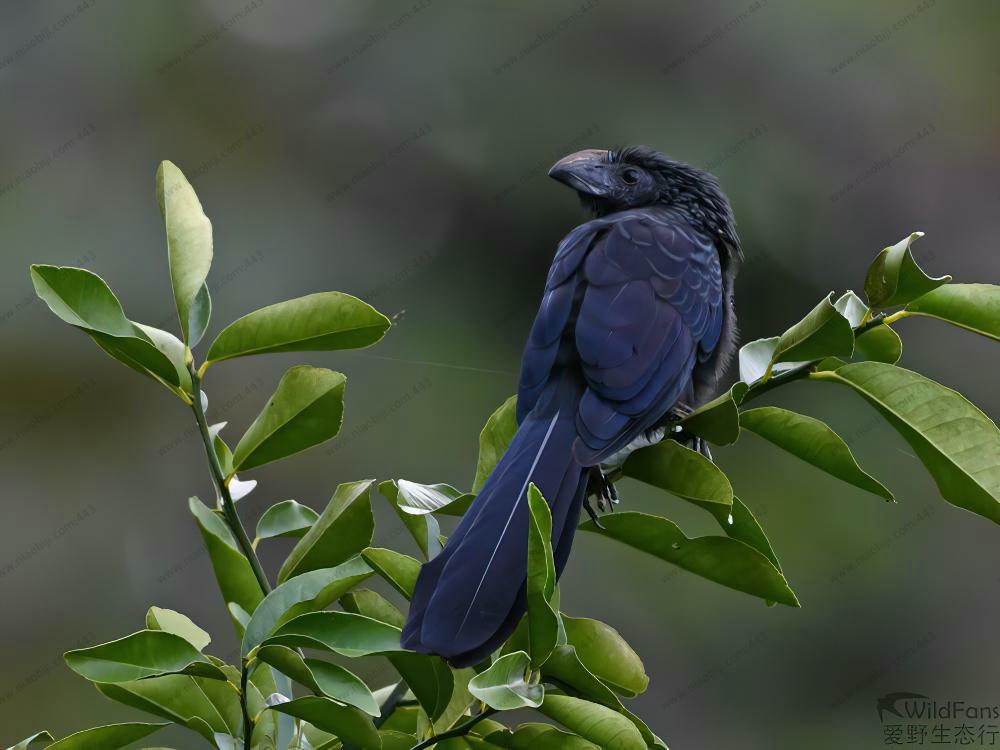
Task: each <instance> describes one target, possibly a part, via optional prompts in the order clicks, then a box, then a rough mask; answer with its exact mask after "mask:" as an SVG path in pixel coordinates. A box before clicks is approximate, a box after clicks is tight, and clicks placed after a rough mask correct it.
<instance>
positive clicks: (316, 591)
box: [240, 557, 372, 658]
mask: <svg viewBox="0 0 1000 750" xmlns="http://www.w3.org/2000/svg"><path fill="white" fill-rule="evenodd" d="M371 575H372V569H371V568H369V567H368V565H366V564H365V561H364V560H362V559H361V558H360V557H354V558H351V559H350V560H348V561H347V562H345V563H341V564H340V565H337V566H335V567H332V568H320V569H319V570H312V571H309V572H308V573H303V574H301V575H297V576H295V577H294V578H290V579H288V580H287V581H285V582H284V583H282V584H281V585H280V586H277V587H276V588H275V589H274V590H273V591H272V592H271V593H270V594H268V595H267V596H266V597H264V600H263V601H262V602H261V603H260V604H259V605H258V606H257V609H256V610H255V611H254V613H253V616H251V618H250V622H248V623H247V626H246V632H245V633H244V634H243V643H242V646H241V649H240V653H241V655H242V656H243V657H244V658H245V657H246V656H247V654H249V653H250V651H251V650H253V648H254V647H256V646H258V645H260V643H262V642H263V641H264V639H265V638H267V636H269V635H270V634H271V633H272V632H273V631H274V630H275V628H277V627H278V626H279V625H281V624H282V623H285V622H288V621H289V620H291V619H293V618H295V617H298V616H299V615H302V614H306V613H307V612H315V611H317V610H321V609H324V608H325V607H327V606H329V605H330V604H331V603H332V602H333V601H335V600H336V599H339V598H340V597H341V596H343V595H344V594H345V593H346V592H347V591H349V590H350V589H352V588H353V587H354V586H356V585H358V584H359V583H361V582H362V581H364V580H365V579H367V578H368V577H369V576H371Z"/></svg>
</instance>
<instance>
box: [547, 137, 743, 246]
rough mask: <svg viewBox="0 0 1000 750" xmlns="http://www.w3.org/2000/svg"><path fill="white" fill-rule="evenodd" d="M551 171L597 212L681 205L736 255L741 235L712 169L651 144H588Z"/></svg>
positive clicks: (702, 226)
mask: <svg viewBox="0 0 1000 750" xmlns="http://www.w3.org/2000/svg"><path fill="white" fill-rule="evenodd" d="M549 177H552V178H554V179H556V180H558V181H559V182H562V183H564V184H566V185H568V186H569V187H571V188H573V189H574V190H575V191H576V192H577V194H578V195H579V196H580V200H581V202H582V203H583V204H584V206H585V207H586V208H588V209H590V210H591V211H592V212H593V214H594V215H595V216H604V215H606V214H609V213H614V212H615V211H624V210H626V209H630V208H645V207H648V206H655V205H664V206H670V207H673V208H676V209H678V210H680V211H683V212H684V214H686V215H687V217H688V219H689V220H690V221H691V223H692V224H693V225H695V227H696V228H698V229H701V230H703V231H705V232H707V233H708V234H710V235H712V236H713V237H714V238H715V239H717V240H718V241H719V247H720V249H722V248H725V249H726V250H728V251H729V253H731V254H732V255H733V256H734V257H739V256H740V248H739V238H738V236H737V234H736V227H735V220H734V218H733V211H732V208H730V206H729V201H728V200H727V199H726V196H725V194H724V193H723V192H722V189H721V188H720V187H719V182H718V180H716V179H715V177H713V176H712V175H710V174H709V173H708V172H705V171H703V170H701V169H698V168H697V167H693V166H691V165H690V164H685V163H684V162H680V161H675V160H673V159H670V158H669V157H667V156H664V155H663V154H661V153H660V152H659V151H654V150H653V149H651V148H649V147H647V146H629V147H628V148H620V149H616V150H613V151H609V150H604V149H596V148H589V149H585V150H583V151H577V152H576V153H575V154H570V155H569V156H566V157H564V158H562V159H560V160H559V161H557V162H556V163H555V164H554V165H553V166H552V169H550V170H549Z"/></svg>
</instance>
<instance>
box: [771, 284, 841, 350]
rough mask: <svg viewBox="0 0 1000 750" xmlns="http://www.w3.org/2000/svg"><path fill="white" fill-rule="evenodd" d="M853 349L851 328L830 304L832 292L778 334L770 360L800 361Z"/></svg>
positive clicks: (831, 303) (831, 302)
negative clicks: (801, 317) (800, 318)
mask: <svg viewBox="0 0 1000 750" xmlns="http://www.w3.org/2000/svg"><path fill="white" fill-rule="evenodd" d="M853 353H854V330H853V329H852V328H851V324H850V323H848V322H847V318H845V317H844V316H843V315H841V314H840V313H839V312H838V311H837V308H836V307H834V305H833V293H832V292H831V293H830V294H829V295H828V296H826V297H824V298H823V299H822V300H821V301H820V303H819V304H818V305H816V307H814V308H813V309H812V310H811V311H810V312H809V314H808V315H806V316H805V317H804V318H803V319H802V320H800V321H799V322H798V323H796V324H795V325H793V326H792V327H791V328H789V329H788V330H787V331H785V332H784V333H783V334H781V336H780V337H779V338H778V343H777V344H776V345H775V347H774V353H773V354H772V355H771V362H772V363H775V362H801V361H806V360H812V359H822V358H823V357H842V356H843V357H849V356H850V355H851V354H853Z"/></svg>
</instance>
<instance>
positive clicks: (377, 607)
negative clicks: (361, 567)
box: [340, 589, 406, 630]
mask: <svg viewBox="0 0 1000 750" xmlns="http://www.w3.org/2000/svg"><path fill="white" fill-rule="evenodd" d="M340 606H342V607H343V608H344V609H345V610H347V611H348V612H354V613H355V614H359V615H364V616H365V617H370V618H372V619H373V620H378V621H379V622H385V623H388V624H389V625H392V626H393V627H396V628H399V629H401V630H402V628H403V625H404V624H405V623H406V616H405V615H404V614H403V613H402V612H400V611H399V610H398V609H397V608H396V605H394V604H393V603H392V602H390V601H389V600H388V599H386V598H385V597H384V596H382V595H381V594H378V593H376V592H374V591H372V590H371V589H355V590H354V591H351V592H349V593H347V594H344V595H343V596H342V597H340Z"/></svg>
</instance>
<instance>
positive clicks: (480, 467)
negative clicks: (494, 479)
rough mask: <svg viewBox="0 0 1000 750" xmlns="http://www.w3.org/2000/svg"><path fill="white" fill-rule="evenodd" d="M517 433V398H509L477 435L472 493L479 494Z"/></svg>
mask: <svg viewBox="0 0 1000 750" xmlns="http://www.w3.org/2000/svg"><path fill="white" fill-rule="evenodd" d="M515 432H517V396H511V397H510V398H508V399H507V400H506V401H504V402H503V403H502V404H501V405H500V407H499V408H498V409H497V410H496V411H495V412H493V413H492V414H491V415H490V418H489V419H488V420H486V425H485V426H484V427H483V430H482V432H480V433H479V459H478V460H477V461H476V477H475V479H474V480H473V482H472V491H473V492H479V490H480V489H482V487H483V484H484V483H485V482H486V477H488V476H489V475H490V472H491V471H493V467H494V466H496V465H497V462H498V461H499V460H500V456H502V455H503V454H504V451H505V450H507V446H508V445H510V441H511V440H513V439H514V433H515Z"/></svg>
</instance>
